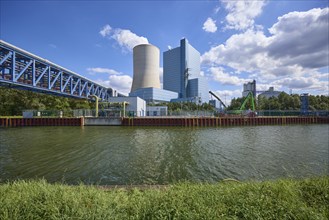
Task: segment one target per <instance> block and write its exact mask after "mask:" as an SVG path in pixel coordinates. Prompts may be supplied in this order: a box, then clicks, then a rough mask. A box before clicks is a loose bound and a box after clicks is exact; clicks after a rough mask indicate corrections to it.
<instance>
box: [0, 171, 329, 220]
mask: <svg viewBox="0 0 329 220" xmlns="http://www.w3.org/2000/svg"><path fill="white" fill-rule="evenodd" d="M0 195H1V196H0V219H329V176H326V177H318V178H312V179H303V180H291V179H286V180H276V181H266V182H243V183H238V182H232V181H227V182H225V181H224V182H220V183H217V184H201V183H178V184H174V185H170V186H167V187H164V188H127V189H122V188H120V189H116V188H114V189H113V188H111V189H108V190H104V189H100V188H99V187H97V186H86V185H79V186H68V185H64V184H60V183H56V184H49V183H47V182H46V181H45V180H37V181H16V182H12V183H6V184H2V185H0Z"/></svg>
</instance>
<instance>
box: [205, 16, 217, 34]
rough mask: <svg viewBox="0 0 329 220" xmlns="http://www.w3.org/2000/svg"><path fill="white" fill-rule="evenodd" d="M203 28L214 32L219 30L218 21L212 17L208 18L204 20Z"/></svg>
mask: <svg viewBox="0 0 329 220" xmlns="http://www.w3.org/2000/svg"><path fill="white" fill-rule="evenodd" d="M202 29H203V30H204V31H206V32H210V33H214V32H216V31H217V26H216V22H215V21H214V20H213V19H212V18H208V19H207V20H206V21H205V22H204V24H203V27H202Z"/></svg>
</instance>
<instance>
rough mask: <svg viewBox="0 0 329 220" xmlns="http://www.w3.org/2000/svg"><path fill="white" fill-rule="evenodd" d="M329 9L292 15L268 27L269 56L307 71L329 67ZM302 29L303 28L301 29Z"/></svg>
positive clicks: (291, 13) (289, 14)
mask: <svg viewBox="0 0 329 220" xmlns="http://www.w3.org/2000/svg"><path fill="white" fill-rule="evenodd" d="M328 21H329V8H324V9H319V8H315V9H311V10H309V11H306V12H290V13H288V14H286V15H284V16H282V17H279V18H278V22H277V23H275V24H274V25H273V26H272V27H271V28H269V31H270V33H271V34H272V35H273V36H272V37H270V38H269V41H270V44H269V47H268V52H269V55H270V56H272V57H274V58H276V59H281V60H282V62H283V64H285V65H294V64H297V65H300V66H302V67H306V68H319V67H323V66H328V63H329V61H328V57H329V41H328V37H329V32H328ZM300 27H302V28H300Z"/></svg>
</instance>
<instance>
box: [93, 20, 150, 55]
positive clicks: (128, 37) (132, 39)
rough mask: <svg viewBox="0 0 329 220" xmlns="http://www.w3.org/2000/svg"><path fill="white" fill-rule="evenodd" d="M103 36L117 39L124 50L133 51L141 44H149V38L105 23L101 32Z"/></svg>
mask: <svg viewBox="0 0 329 220" xmlns="http://www.w3.org/2000/svg"><path fill="white" fill-rule="evenodd" d="M99 34H100V35H102V36H103V37H107V38H109V39H113V40H115V41H116V42H117V43H118V44H119V45H120V46H121V48H122V49H123V50H128V51H132V49H133V48H134V47H135V46H137V45H139V44H148V39H147V38H146V37H143V36H138V35H136V34H135V33H133V32H131V31H130V30H127V29H120V28H115V29H112V28H111V26H110V25H108V24H107V25H105V26H104V27H103V28H102V30H101V31H100V32H99Z"/></svg>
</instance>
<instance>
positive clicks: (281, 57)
mask: <svg viewBox="0 0 329 220" xmlns="http://www.w3.org/2000/svg"><path fill="white" fill-rule="evenodd" d="M328 18H329V9H328V8H325V9H312V10H309V11H307V12H292V13H288V14H286V15H284V16H282V17H280V18H279V19H278V22H277V23H275V24H274V25H273V26H272V27H271V28H270V29H269V30H270V33H271V34H272V35H271V36H266V35H265V34H264V32H263V31H262V30H255V29H249V30H247V31H245V32H244V33H240V34H235V35H232V36H231V37H230V38H229V39H227V40H226V42H224V43H223V44H220V45H217V46H214V47H212V48H211V49H210V50H209V51H207V52H205V53H204V54H203V55H202V64H203V65H208V66H210V67H213V68H214V67H217V66H224V67H230V68H232V69H233V71H234V70H237V71H239V72H243V73H246V74H248V75H249V76H248V77H249V78H256V79H257V80H259V81H261V82H262V83H264V84H272V83H270V82H273V81H275V80H276V84H275V86H278V87H282V88H308V89H314V90H319V89H320V90H321V89H322V91H328V87H325V86H328V83H326V82H327V81H328V79H327V80H326V79H325V75H322V74H319V73H318V74H317V76H319V77H321V78H319V79H317V80H314V79H312V73H317V69H319V68H323V67H328V66H329V52H328V51H329V42H328V38H329V27H328ZM301 27H303V28H301ZM219 70H220V69H219ZM219 70H217V71H215V73H216V74H214V71H213V73H212V75H213V76H214V77H215V78H214V79H217V80H219V81H221V82H222V83H229V82H230V81H229V80H226V81H225V80H222V79H220V78H224V79H225V78H230V77H234V76H231V75H230V74H228V73H224V71H222V72H220V71H219ZM210 72H211V71H210ZM225 74H226V75H225ZM216 77H217V78H216ZM313 78H314V77H313ZM231 82H234V83H238V82H239V79H234V78H232V80H231ZM234 83H232V84H234ZM240 85H241V86H242V84H240Z"/></svg>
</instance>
